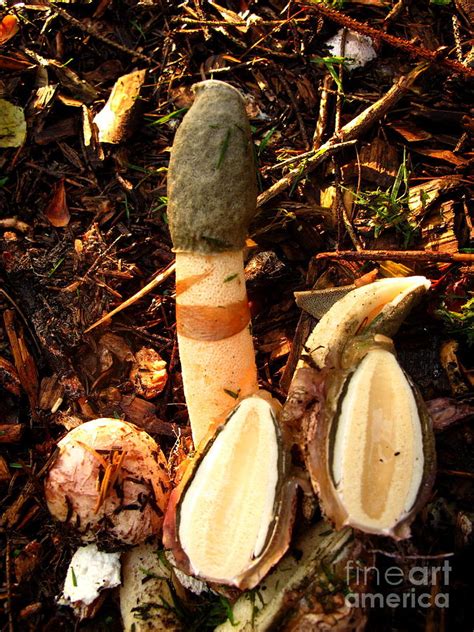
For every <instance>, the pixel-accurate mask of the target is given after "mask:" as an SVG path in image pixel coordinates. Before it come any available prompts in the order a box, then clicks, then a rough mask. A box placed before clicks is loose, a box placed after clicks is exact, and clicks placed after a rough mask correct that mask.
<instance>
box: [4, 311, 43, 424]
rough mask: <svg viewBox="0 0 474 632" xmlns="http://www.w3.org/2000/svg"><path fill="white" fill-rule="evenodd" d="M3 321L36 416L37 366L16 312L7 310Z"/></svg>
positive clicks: (17, 367) (20, 375) (17, 368)
mask: <svg viewBox="0 0 474 632" xmlns="http://www.w3.org/2000/svg"><path fill="white" fill-rule="evenodd" d="M3 320H4V323H5V331H6V333H7V336H8V339H9V341H10V346H11V350H12V354H13V358H14V361H15V366H16V370H17V371H18V376H19V378H20V383H21V385H22V387H23V389H24V390H25V392H26V394H27V395H28V399H29V400H30V406H31V411H32V414H33V415H34V414H35V410H36V406H37V404H38V371H37V369H36V364H35V361H34V359H33V356H32V355H31V354H30V352H29V351H28V347H27V345H26V341H25V337H24V334H23V329H22V327H21V326H20V325H18V326H17V325H16V324H15V312H14V311H13V310H10V309H7V310H5V312H4V314H3Z"/></svg>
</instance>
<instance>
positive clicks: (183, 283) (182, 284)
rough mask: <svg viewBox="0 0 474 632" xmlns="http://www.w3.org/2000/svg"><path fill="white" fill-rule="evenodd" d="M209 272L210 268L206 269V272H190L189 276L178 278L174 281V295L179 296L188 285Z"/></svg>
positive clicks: (204, 276)
mask: <svg viewBox="0 0 474 632" xmlns="http://www.w3.org/2000/svg"><path fill="white" fill-rule="evenodd" d="M210 274H211V270H207V271H206V272H202V273H201V274H192V275H191V276H188V277H186V278H185V279H179V280H177V281H176V296H179V295H180V294H182V293H183V292H186V290H189V288H190V287H193V285H196V283H199V281H202V280H203V279H205V278H206V277H208V276H209V275H210Z"/></svg>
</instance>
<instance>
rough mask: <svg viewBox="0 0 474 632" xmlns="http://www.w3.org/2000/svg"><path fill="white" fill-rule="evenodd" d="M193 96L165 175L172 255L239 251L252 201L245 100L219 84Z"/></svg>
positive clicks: (211, 83) (252, 211) (252, 167)
mask: <svg viewBox="0 0 474 632" xmlns="http://www.w3.org/2000/svg"><path fill="white" fill-rule="evenodd" d="M194 92H195V95H196V98H195V100H194V103H193V105H192V107H191V108H190V110H189V112H187V114H186V116H185V117H184V119H183V122H182V123H181V125H180V126H179V128H178V131H177V132H176V136H175V139H174V143H173V147H172V149H171V158H170V164H169V170H168V217H169V226H170V230H171V237H172V239H173V246H174V250H175V251H176V252H183V251H184V252H201V253H204V254H210V253H215V252H223V251H228V250H240V249H241V248H242V247H243V246H244V243H245V239H246V236H247V231H248V225H249V223H250V221H251V219H252V217H253V216H254V214H255V210H256V200H257V181H256V172H255V164H254V157H253V148H252V140H251V134H250V125H249V121H248V118H247V114H246V112H245V105H244V100H243V98H242V95H241V94H240V92H239V91H238V90H237V89H236V88H233V87H232V86H230V85H229V84H227V83H224V82H223V81H214V80H209V81H203V82H202V83H198V84H196V85H195V86H194Z"/></svg>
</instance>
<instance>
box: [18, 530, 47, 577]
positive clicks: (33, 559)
mask: <svg viewBox="0 0 474 632" xmlns="http://www.w3.org/2000/svg"><path fill="white" fill-rule="evenodd" d="M40 554H41V544H40V543H39V542H37V541H36V540H33V542H29V543H28V544H27V545H26V546H25V548H24V549H23V551H21V552H20V554H19V555H18V556H17V557H15V564H14V565H15V578H16V581H17V582H21V581H23V580H25V579H28V578H29V577H31V575H32V574H33V571H34V570H35V569H36V567H37V566H38V563H39V561H40Z"/></svg>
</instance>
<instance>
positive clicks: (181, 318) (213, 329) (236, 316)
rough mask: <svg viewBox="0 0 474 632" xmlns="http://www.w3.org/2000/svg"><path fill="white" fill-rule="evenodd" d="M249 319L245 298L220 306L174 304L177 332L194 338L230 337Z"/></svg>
mask: <svg viewBox="0 0 474 632" xmlns="http://www.w3.org/2000/svg"><path fill="white" fill-rule="evenodd" d="M249 321H250V310H249V306H248V303H247V300H246V299H244V300H242V301H239V302H237V303H230V304H229V305H223V306H222V307H212V306H210V305H180V304H179V303H178V304H177V305H176V325H177V329H178V333H179V334H180V335H182V336H186V337H187V338H193V339H194V340H207V341H216V340H224V338H230V337H231V336H234V335H235V334H238V333H239V332H240V331H242V329H245V327H247V326H248V324H249Z"/></svg>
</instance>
